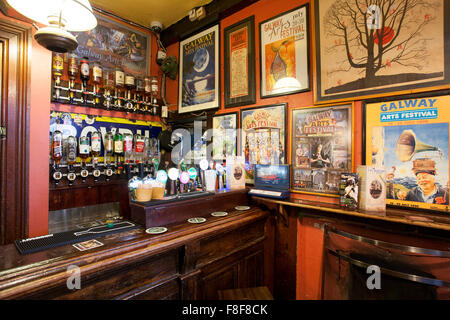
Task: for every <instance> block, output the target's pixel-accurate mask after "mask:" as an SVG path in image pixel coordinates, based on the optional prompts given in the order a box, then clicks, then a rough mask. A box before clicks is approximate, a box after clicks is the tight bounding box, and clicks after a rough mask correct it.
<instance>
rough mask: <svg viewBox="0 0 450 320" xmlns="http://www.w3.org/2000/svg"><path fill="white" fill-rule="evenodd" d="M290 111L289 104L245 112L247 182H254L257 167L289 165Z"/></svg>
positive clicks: (243, 152)
mask: <svg viewBox="0 0 450 320" xmlns="http://www.w3.org/2000/svg"><path fill="white" fill-rule="evenodd" d="M286 111H287V104H286V103H280V104H275V105H268V106H262V107H257V108H251V109H242V110H241V140H240V141H241V142H240V143H241V155H243V156H244V158H245V182H246V183H249V184H253V183H254V165H255V164H285V163H286V118H287V117H286Z"/></svg>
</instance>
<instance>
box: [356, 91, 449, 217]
mask: <svg viewBox="0 0 450 320" xmlns="http://www.w3.org/2000/svg"><path fill="white" fill-rule="evenodd" d="M449 105H450V96H448V95H447V96H435V97H423V98H405V99H403V100H396V101H385V102H374V103H367V104H366V105H365V110H364V111H365V124H366V125H365V130H366V131H365V157H366V164H368V165H374V166H384V167H385V168H386V186H387V187H386V188H387V192H386V194H387V195H386V203H387V204H388V205H393V206H400V207H407V208H420V209H429V210H438V211H443V212H446V213H449V212H450V210H449V195H448V192H449V122H450V110H449V108H448V107H449Z"/></svg>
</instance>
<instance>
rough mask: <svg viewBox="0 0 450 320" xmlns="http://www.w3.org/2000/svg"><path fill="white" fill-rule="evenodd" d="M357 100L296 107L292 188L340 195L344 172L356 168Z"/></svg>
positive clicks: (293, 122)
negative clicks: (354, 120)
mask: <svg viewBox="0 0 450 320" xmlns="http://www.w3.org/2000/svg"><path fill="white" fill-rule="evenodd" d="M353 118H354V117H353V104H352V103H347V104H336V105H327V106H323V107H307V108H298V109H293V110H292V117H291V119H292V127H291V128H292V129H291V134H290V140H291V142H290V143H291V167H292V171H291V174H292V177H291V181H292V182H291V191H293V192H302V193H312V194H320V195H324V196H336V197H338V196H339V181H340V178H341V173H344V172H352V170H353V162H354V161H353V158H354V156H353V154H354V153H353V133H352V132H353V131H352V130H353V129H352V128H353Z"/></svg>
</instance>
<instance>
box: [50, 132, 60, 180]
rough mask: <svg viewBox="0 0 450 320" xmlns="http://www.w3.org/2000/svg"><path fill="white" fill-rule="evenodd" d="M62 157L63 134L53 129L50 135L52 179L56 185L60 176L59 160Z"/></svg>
mask: <svg viewBox="0 0 450 320" xmlns="http://www.w3.org/2000/svg"><path fill="white" fill-rule="evenodd" d="M62 157H63V135H62V132H61V131H59V130H55V131H54V132H53V135H52V159H53V179H54V180H55V184H56V185H58V184H59V181H60V180H61V178H62V173H61V171H60V169H59V162H60V161H61V159H62Z"/></svg>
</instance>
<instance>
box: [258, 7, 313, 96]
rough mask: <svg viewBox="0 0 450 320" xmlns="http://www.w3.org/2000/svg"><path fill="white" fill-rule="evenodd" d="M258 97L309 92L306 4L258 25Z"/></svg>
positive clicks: (307, 11)
mask: <svg viewBox="0 0 450 320" xmlns="http://www.w3.org/2000/svg"><path fill="white" fill-rule="evenodd" d="M259 39H260V50H259V53H260V59H259V61H260V77H261V81H260V95H261V98H269V97H276V96H282V95H288V94H294V93H299V92H305V91H310V90H311V89H310V76H309V4H308V3H307V4H304V5H302V6H300V7H297V8H294V9H291V10H289V11H286V12H283V13H282V14H279V15H277V16H275V17H272V18H270V19H268V20H265V21H263V22H261V23H259Z"/></svg>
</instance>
